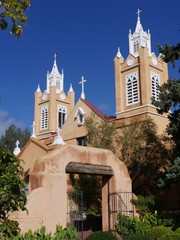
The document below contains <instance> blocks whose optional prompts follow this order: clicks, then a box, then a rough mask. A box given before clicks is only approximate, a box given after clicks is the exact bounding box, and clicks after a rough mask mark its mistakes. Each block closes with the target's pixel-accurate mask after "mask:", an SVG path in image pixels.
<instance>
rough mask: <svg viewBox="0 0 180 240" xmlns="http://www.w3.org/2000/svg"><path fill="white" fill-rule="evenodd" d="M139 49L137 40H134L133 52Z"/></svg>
mask: <svg viewBox="0 0 180 240" xmlns="http://www.w3.org/2000/svg"><path fill="white" fill-rule="evenodd" d="M138 51H139V41H135V42H134V53H136V52H138Z"/></svg>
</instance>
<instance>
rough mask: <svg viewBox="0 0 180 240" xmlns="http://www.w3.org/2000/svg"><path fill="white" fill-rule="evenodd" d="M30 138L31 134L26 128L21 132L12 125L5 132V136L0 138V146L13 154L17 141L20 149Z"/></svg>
mask: <svg viewBox="0 0 180 240" xmlns="http://www.w3.org/2000/svg"><path fill="white" fill-rule="evenodd" d="M30 136H31V134H30V132H29V129H28V128H26V129H24V130H21V128H18V127H16V126H15V125H14V124H13V125H11V126H10V127H9V128H8V129H7V130H6V131H5V134H4V135H2V136H1V138H0V146H4V147H6V148H8V149H9V150H10V151H12V152H13V150H14V148H15V146H16V141H17V140H18V141H19V142H20V148H22V147H24V145H25V144H26V143H27V141H28V140H29V138H30Z"/></svg>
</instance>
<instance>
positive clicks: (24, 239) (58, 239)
mask: <svg viewBox="0 0 180 240" xmlns="http://www.w3.org/2000/svg"><path fill="white" fill-rule="evenodd" d="M6 239H7V238H2V239H1V240H6ZM8 239H9V240H77V239H78V234H77V231H76V230H75V229H74V228H73V227H72V226H70V227H68V228H64V229H63V228H62V227H61V226H60V225H57V226H56V232H55V233H54V235H53V234H52V233H47V232H46V228H45V227H44V226H42V227H41V228H40V229H38V230H37V231H34V232H33V231H32V230H29V231H28V232H27V233H24V234H21V235H20V234H19V233H18V234H17V235H16V236H12V237H11V238H8Z"/></svg>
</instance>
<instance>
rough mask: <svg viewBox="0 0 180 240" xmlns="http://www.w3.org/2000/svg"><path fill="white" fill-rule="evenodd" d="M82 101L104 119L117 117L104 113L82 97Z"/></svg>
mask: <svg viewBox="0 0 180 240" xmlns="http://www.w3.org/2000/svg"><path fill="white" fill-rule="evenodd" d="M81 101H82V102H84V103H85V104H86V105H87V106H88V107H89V108H91V109H92V110H93V111H94V112H95V113H96V114H97V115H98V116H100V117H101V118H103V119H104V120H112V119H115V116H109V115H106V114H104V113H102V112H101V111H100V110H99V109H98V108H96V107H95V106H94V105H93V104H92V103H90V102H89V101H88V100H87V99H82V98H81Z"/></svg>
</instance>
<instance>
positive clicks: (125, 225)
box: [116, 213, 157, 237]
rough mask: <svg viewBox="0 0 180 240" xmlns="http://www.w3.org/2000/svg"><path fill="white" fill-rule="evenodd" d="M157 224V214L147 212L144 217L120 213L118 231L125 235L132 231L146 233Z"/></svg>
mask: <svg viewBox="0 0 180 240" xmlns="http://www.w3.org/2000/svg"><path fill="white" fill-rule="evenodd" d="M156 225H157V216H156V214H152V213H146V214H145V215H144V216H143V217H129V216H125V215H121V214H118V223H117V224H116V231H117V232H118V233H119V234H120V235H121V236H123V237H124V236H126V235H129V234H131V233H134V234H146V233H147V232H148V231H149V230H150V229H151V228H152V227H154V226H156Z"/></svg>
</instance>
